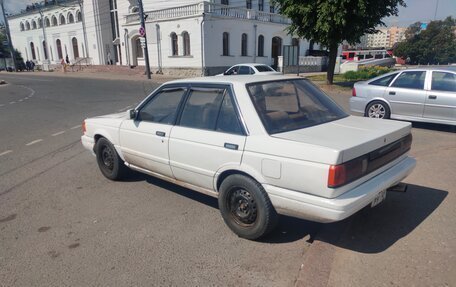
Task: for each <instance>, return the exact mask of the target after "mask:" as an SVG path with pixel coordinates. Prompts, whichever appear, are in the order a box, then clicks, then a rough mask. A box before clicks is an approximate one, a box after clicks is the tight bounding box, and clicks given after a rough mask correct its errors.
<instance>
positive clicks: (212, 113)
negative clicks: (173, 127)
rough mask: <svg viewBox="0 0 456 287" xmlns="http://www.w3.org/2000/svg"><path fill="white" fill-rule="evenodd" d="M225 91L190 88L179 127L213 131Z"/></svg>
mask: <svg viewBox="0 0 456 287" xmlns="http://www.w3.org/2000/svg"><path fill="white" fill-rule="evenodd" d="M225 91H226V89H224V88H222V89H212V88H201V89H200V88H192V89H191V90H190V94H189V97H188V99H187V102H186V103H185V105H184V109H183V111H182V116H181V118H180V122H179V125H180V126H183V127H190V128H198V129H206V130H214V129H215V125H216V123H217V116H218V114H219V112H220V106H221V104H222V101H223V96H224V94H225Z"/></svg>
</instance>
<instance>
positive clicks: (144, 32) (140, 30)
mask: <svg viewBox="0 0 456 287" xmlns="http://www.w3.org/2000/svg"><path fill="white" fill-rule="evenodd" d="M139 35H141V37H144V36H145V35H146V29H144V27H142V26H141V27H139Z"/></svg>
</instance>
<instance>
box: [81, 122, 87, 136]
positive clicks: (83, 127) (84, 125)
mask: <svg viewBox="0 0 456 287" xmlns="http://www.w3.org/2000/svg"><path fill="white" fill-rule="evenodd" d="M86 130H87V129H86V122H85V121H83V122H82V133H83V134H85V132H86Z"/></svg>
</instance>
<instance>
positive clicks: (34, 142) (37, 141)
mask: <svg viewBox="0 0 456 287" xmlns="http://www.w3.org/2000/svg"><path fill="white" fill-rule="evenodd" d="M42 141H43V139H38V140H34V141H31V142H29V143H28V144H25V145H26V146H30V145H32V144H36V143H39V142H42Z"/></svg>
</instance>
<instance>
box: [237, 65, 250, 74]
mask: <svg viewBox="0 0 456 287" xmlns="http://www.w3.org/2000/svg"><path fill="white" fill-rule="evenodd" d="M238 74H239V75H248V74H250V67H247V66H240V67H239V73H238Z"/></svg>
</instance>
